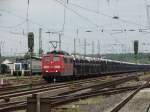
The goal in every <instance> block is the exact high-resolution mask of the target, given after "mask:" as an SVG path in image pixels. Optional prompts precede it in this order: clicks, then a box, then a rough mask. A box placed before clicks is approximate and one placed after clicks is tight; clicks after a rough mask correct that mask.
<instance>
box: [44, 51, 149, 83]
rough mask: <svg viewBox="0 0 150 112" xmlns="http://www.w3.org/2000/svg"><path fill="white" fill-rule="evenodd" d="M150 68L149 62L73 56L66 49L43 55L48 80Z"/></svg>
mask: <svg viewBox="0 0 150 112" xmlns="http://www.w3.org/2000/svg"><path fill="white" fill-rule="evenodd" d="M148 70H150V65H149V64H135V63H129V62H121V61H114V60H108V59H102V58H92V57H83V56H72V55H69V54H68V53H67V52H65V51H52V52H50V53H48V54H46V55H44V56H43V57H42V75H43V78H44V79H45V80H46V81H49V80H52V79H56V80H57V79H59V80H60V79H63V78H68V77H88V76H94V75H103V74H116V73H126V72H136V71H148Z"/></svg>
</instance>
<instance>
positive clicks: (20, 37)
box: [0, 0, 150, 55]
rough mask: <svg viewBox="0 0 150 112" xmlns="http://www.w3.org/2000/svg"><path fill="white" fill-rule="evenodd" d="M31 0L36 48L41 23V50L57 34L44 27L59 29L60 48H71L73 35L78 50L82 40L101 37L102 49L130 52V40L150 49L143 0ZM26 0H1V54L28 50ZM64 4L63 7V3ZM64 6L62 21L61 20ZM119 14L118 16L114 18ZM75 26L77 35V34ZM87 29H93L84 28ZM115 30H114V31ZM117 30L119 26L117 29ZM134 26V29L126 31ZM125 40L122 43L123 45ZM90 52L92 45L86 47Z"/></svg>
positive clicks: (90, 40)
mask: <svg viewBox="0 0 150 112" xmlns="http://www.w3.org/2000/svg"><path fill="white" fill-rule="evenodd" d="M66 2H67V0H30V5H29V20H30V21H29V31H33V32H34V33H35V52H37V51H38V29H39V28H40V27H41V28H42V29H43V32H42V41H43V43H42V44H43V49H44V51H45V52H46V51H48V50H50V49H52V47H51V45H50V44H49V41H50V40H56V39H58V35H52V34H51V35H50V37H49V35H48V34H46V33H45V32H47V31H61V30H62V28H63V26H64V30H63V35H62V49H63V50H65V51H68V52H70V53H71V52H73V38H78V39H76V40H77V52H79V53H83V40H84V38H86V39H87V42H88V43H89V44H91V42H92V40H93V41H94V42H95V53H96V52H97V45H96V44H97V41H98V40H99V41H100V46H101V53H111V52H114V53H120V52H132V51H133V46H132V44H133V40H135V39H136V40H139V42H140V48H139V49H140V51H144V52H150V50H149V46H150V33H147V32H150V31H149V30H145V31H146V32H145V31H142V32H139V30H138V29H147V28H148V23H147V14H146V5H148V4H149V2H148V1H146V0H68V4H67V3H66ZM27 4H28V0H0V41H3V42H4V41H5V42H4V46H3V50H2V53H3V55H14V54H19V53H25V52H26V51H27V37H26V35H25V34H26V32H27V22H26V15H27ZM64 6H65V7H64ZM64 10H65V15H66V16H65V23H64ZM113 16H118V17H119V19H113V18H112V17H113ZM77 29H78V37H77V33H76V32H77ZM87 30H90V31H92V32H86V31H87ZM114 30H115V31H114ZM116 30H122V32H121V31H116ZM126 30H135V31H126ZM123 44H124V45H123ZM87 52H88V53H91V45H89V46H88V47H87Z"/></svg>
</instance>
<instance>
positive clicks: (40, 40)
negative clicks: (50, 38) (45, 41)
mask: <svg viewBox="0 0 150 112" xmlns="http://www.w3.org/2000/svg"><path fill="white" fill-rule="evenodd" d="M42 52H43V51H42V28H39V56H42Z"/></svg>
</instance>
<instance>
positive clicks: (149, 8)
mask: <svg viewBox="0 0 150 112" xmlns="http://www.w3.org/2000/svg"><path fill="white" fill-rule="evenodd" d="M149 13H150V5H146V14H147V23H148V27H149V28H150V15H149Z"/></svg>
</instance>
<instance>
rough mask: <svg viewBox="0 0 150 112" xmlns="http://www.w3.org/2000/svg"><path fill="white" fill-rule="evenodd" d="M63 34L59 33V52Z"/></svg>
mask: <svg viewBox="0 0 150 112" xmlns="http://www.w3.org/2000/svg"><path fill="white" fill-rule="evenodd" d="M61 35H62V34H61V33H59V50H61Z"/></svg>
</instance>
